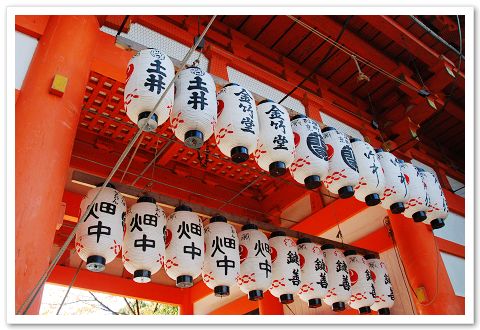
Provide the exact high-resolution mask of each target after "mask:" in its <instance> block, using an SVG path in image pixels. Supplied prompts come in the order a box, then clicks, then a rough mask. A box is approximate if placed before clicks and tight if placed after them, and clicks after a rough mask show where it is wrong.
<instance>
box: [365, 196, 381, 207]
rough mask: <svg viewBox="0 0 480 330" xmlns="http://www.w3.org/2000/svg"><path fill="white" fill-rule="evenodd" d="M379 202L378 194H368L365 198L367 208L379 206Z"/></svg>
mask: <svg viewBox="0 0 480 330" xmlns="http://www.w3.org/2000/svg"><path fill="white" fill-rule="evenodd" d="M380 202H381V199H380V196H379V195H378V194H370V195H367V196H365V203H366V204H367V205H368V206H375V205H378V204H380Z"/></svg>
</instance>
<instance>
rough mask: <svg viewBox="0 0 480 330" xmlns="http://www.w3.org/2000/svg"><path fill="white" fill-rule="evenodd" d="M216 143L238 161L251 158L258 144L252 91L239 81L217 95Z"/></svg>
mask: <svg viewBox="0 0 480 330" xmlns="http://www.w3.org/2000/svg"><path fill="white" fill-rule="evenodd" d="M217 103H218V111H217V116H218V118H217V124H216V125H215V142H216V144H217V146H218V149H220V151H221V152H222V153H223V154H224V155H225V156H227V157H231V158H232V160H233V161H234V162H235V163H242V162H244V161H246V160H248V157H249V155H250V154H252V153H253V152H254V151H255V148H256V147H257V140H258V134H259V125H258V116H257V107H256V105H255V100H254V98H253V96H252V94H251V93H250V92H249V91H248V90H246V89H245V88H243V87H242V86H239V85H237V84H233V83H232V84H227V85H225V86H224V87H223V88H222V89H221V90H220V92H219V93H218V95H217Z"/></svg>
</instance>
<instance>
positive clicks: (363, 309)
mask: <svg viewBox="0 0 480 330" xmlns="http://www.w3.org/2000/svg"><path fill="white" fill-rule="evenodd" d="M358 312H359V313H360V314H370V313H371V312H372V310H371V309H370V307H368V306H365V307H360V308H359V309H358Z"/></svg>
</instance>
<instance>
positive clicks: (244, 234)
mask: <svg viewBox="0 0 480 330" xmlns="http://www.w3.org/2000/svg"><path fill="white" fill-rule="evenodd" d="M238 239H239V242H240V247H239V252H240V274H239V275H238V278H237V284H238V286H239V288H240V290H242V292H244V293H246V294H248V299H249V300H253V301H256V300H259V299H263V292H264V291H266V290H268V288H269V287H270V285H271V284H272V259H271V256H270V245H269V244H268V239H267V237H266V236H265V234H264V233H262V232H261V231H260V230H258V227H257V226H256V225H254V224H247V225H245V226H243V227H242V231H241V232H239V233H238Z"/></svg>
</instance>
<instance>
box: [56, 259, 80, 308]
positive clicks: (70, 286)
mask: <svg viewBox="0 0 480 330" xmlns="http://www.w3.org/2000/svg"><path fill="white" fill-rule="evenodd" d="M82 265H83V260H82V261H81V262H80V263H79V264H78V267H77V271H76V272H75V275H73V278H72V281H70V284H69V285H68V289H67V292H65V296H63V299H62V302H61V303H60V306H58V309H57V315H58V314H60V310H61V309H62V307H63V304H64V303H65V300H67V296H68V294H69V293H70V289H71V288H72V286H73V283H75V280H76V279H77V276H78V273H80V269H81V268H82Z"/></svg>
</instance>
